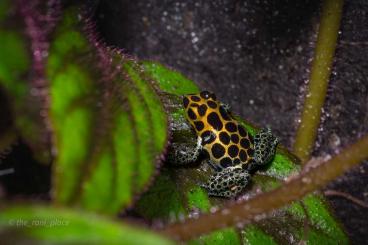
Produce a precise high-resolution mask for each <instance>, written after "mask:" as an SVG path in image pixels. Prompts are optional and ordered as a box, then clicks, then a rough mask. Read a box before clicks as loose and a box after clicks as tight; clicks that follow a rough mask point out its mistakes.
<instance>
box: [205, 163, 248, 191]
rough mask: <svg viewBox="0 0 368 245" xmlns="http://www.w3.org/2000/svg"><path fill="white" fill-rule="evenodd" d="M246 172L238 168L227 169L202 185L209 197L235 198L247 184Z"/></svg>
mask: <svg viewBox="0 0 368 245" xmlns="http://www.w3.org/2000/svg"><path fill="white" fill-rule="evenodd" d="M249 180H250V175H249V173H248V171H246V170H243V169H241V168H239V167H228V168H225V169H223V170H222V171H220V172H217V173H215V174H213V175H212V176H211V178H210V179H209V181H208V183H207V184H205V185H202V187H204V188H205V189H206V190H207V191H208V195H210V196H219V197H227V198H230V197H235V196H236V195H238V194H239V193H240V192H241V191H242V190H243V189H244V187H245V186H246V185H247V184H248V182H249Z"/></svg>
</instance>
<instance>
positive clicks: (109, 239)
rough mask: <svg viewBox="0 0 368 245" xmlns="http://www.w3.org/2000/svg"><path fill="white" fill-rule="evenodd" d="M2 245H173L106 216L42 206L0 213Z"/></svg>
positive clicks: (15, 207) (164, 239)
mask: <svg viewBox="0 0 368 245" xmlns="http://www.w3.org/2000/svg"><path fill="white" fill-rule="evenodd" d="M0 236H1V237H2V243H3V244H21V243H22V244H23V243H24V242H27V244H147V245H148V244H152V245H154V244H159V245H161V244H162V245H163V244H174V243H173V242H172V241H170V240H168V239H166V238H164V237H160V236H159V235H156V234H154V233H153V232H150V231H148V230H145V229H142V228H138V227H134V226H130V225H128V224H124V223H121V222H118V221H116V220H115V221H113V220H108V219H106V218H105V217H103V216H98V215H96V214H91V213H85V212H81V211H80V210H71V209H61V208H52V207H43V206H14V207H11V208H7V209H5V210H2V212H1V213H0Z"/></svg>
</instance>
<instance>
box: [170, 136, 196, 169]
mask: <svg viewBox="0 0 368 245" xmlns="http://www.w3.org/2000/svg"><path fill="white" fill-rule="evenodd" d="M171 147H172V151H171V153H170V154H169V155H168V160H169V161H170V162H171V163H173V164H175V165H186V164H189V163H193V162H195V161H196V160H197V158H198V156H199V154H200V153H201V151H202V138H201V137H198V138H197V144H196V145H195V146H189V145H184V144H173V145H172V146H171Z"/></svg>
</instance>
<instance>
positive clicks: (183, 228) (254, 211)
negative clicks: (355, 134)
mask: <svg viewBox="0 0 368 245" xmlns="http://www.w3.org/2000/svg"><path fill="white" fill-rule="evenodd" d="M367 149H368V135H367V136H365V137H364V138H362V139H360V140H359V141H358V142H356V143H355V144H353V145H350V146H349V147H348V148H346V149H344V150H343V151H342V152H341V153H339V154H338V155H336V156H334V157H333V158H331V159H330V160H328V161H326V162H323V163H321V164H320V165H318V166H316V167H313V168H309V170H306V171H305V172H302V173H301V174H299V175H298V176H297V177H294V178H291V179H290V180H288V181H286V182H285V183H284V184H283V185H282V186H281V187H279V188H277V189H274V190H272V191H270V192H266V193H262V194H260V195H257V196H255V197H254V198H252V199H249V200H244V201H241V202H238V203H231V204H229V205H227V206H225V207H224V208H222V209H221V210H218V211H216V212H213V213H208V214H203V215H200V216H199V217H198V218H196V219H188V220H187V221H185V222H184V223H176V224H172V225H169V226H167V227H166V228H165V229H164V230H163V231H162V233H163V234H165V235H168V236H170V237H172V238H174V239H178V240H189V239H192V238H195V237H198V236H200V235H203V234H206V233H209V232H211V231H214V230H217V229H220V228H224V227H228V226H234V225H236V224H237V223H239V222H245V221H250V220H252V219H254V218H256V217H260V215H264V214H267V213H269V212H271V211H272V210H274V209H277V208H281V207H283V206H285V205H286V204H289V203H291V202H293V201H297V200H300V199H301V198H302V197H303V196H305V195H306V194H308V193H310V192H312V191H315V190H317V189H319V188H321V187H322V186H324V185H326V184H327V183H328V182H329V181H331V180H333V179H335V178H336V177H337V176H339V175H341V174H343V173H344V172H345V171H346V170H348V169H349V168H351V167H353V166H354V165H357V164H358V163H360V162H361V161H363V160H364V159H367V158H368V151H367Z"/></svg>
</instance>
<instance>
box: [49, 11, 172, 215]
mask: <svg viewBox="0 0 368 245" xmlns="http://www.w3.org/2000/svg"><path fill="white" fill-rule="evenodd" d="M79 26H80V23H79V22H78V18H77V11H76V10H75V9H68V10H66V11H65V14H64V16H63V18H62V20H61V22H60V24H59V25H58V27H57V28H56V30H55V33H54V39H53V41H52V42H51V47H50V53H49V58H48V62H47V77H48V80H49V81H50V95H51V99H50V101H51V103H50V114H49V115H50V119H51V122H52V129H53V132H54V142H55V146H54V147H55V149H56V152H57V154H56V159H55V168H54V191H55V202H56V203H59V204H64V205H76V206H80V207H83V208H85V209H88V210H95V211H98V212H103V213H109V214H116V213H118V212H119V211H120V210H121V209H124V208H125V207H127V206H128V205H131V203H132V202H133V201H134V199H135V198H136V197H137V196H138V195H139V194H140V193H141V192H142V191H144V190H145V188H146V187H147V185H148V184H150V182H151V180H152V178H153V177H154V175H155V173H156V168H157V166H158V165H159V164H160V162H161V158H160V155H161V154H162V153H163V151H164V150H165V147H166V142H167V118H166V114H165V112H164V108H163V104H162V102H161V100H160V97H158V95H157V93H156V90H155V87H154V85H153V84H152V81H149V80H145V77H144V76H143V74H142V72H141V71H142V67H141V66H140V65H139V64H137V63H136V62H135V61H134V60H131V59H128V58H125V57H124V56H122V55H121V54H120V53H119V52H117V51H115V50H111V49H108V48H106V47H104V46H103V45H101V44H94V43H95V42H94V40H93V38H92V39H91V40H90V39H87V38H86V35H85V34H84V32H83V30H81V29H80V27H79ZM87 32H88V30H87Z"/></svg>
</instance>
